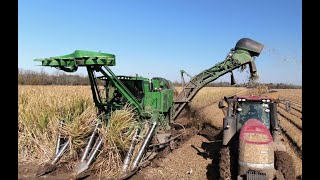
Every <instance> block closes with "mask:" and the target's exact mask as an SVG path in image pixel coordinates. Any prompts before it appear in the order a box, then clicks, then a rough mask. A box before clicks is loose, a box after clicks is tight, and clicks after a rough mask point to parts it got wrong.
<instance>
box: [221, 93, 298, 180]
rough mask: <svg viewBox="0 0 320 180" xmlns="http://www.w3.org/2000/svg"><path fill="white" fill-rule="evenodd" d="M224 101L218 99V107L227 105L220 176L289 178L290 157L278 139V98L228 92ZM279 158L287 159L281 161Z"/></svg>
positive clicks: (291, 173) (292, 173)
mask: <svg viewBox="0 0 320 180" xmlns="http://www.w3.org/2000/svg"><path fill="white" fill-rule="evenodd" d="M224 102H227V106H226V105H223V104H225V103H224ZM224 102H223V101H220V102H219V108H222V109H226V108H227V110H226V111H227V113H226V116H225V117H224V119H223V121H224V122H223V140H222V142H223V147H222V148H221V151H220V155H221V162H220V175H222V179H228V178H231V179H236V178H238V179H250V178H251V179H261V178H262V179H274V178H275V177H278V178H279V176H283V177H284V178H285V179H291V178H293V177H294V168H293V163H292V157H291V156H290V155H289V154H288V153H287V152H286V148H285V146H284V144H283V143H282V140H281V139H282V137H281V131H280V128H279V125H278V119H277V103H278V100H274V99H272V98H270V97H265V96H232V97H228V98H225V99H224ZM283 158H286V159H288V160H287V161H282V159H283ZM226 162H227V163H226ZM284 162H286V164H283V163H284Z"/></svg>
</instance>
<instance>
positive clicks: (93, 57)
mask: <svg viewBox="0 0 320 180" xmlns="http://www.w3.org/2000/svg"><path fill="white" fill-rule="evenodd" d="M262 49H263V45H262V44H260V43H258V42H256V41H254V40H251V39H249V38H242V39H240V40H239V41H238V42H237V43H236V46H235V48H232V49H231V50H230V52H229V53H228V55H227V57H226V58H225V60H223V61H222V62H219V63H217V64H216V65H214V66H213V67H211V68H209V69H207V70H205V71H202V72H201V73H199V74H198V75H196V76H194V77H191V76H190V75H188V74H187V73H186V72H185V71H183V70H181V71H180V72H181V78H182V84H183V90H182V92H181V93H180V94H179V95H178V96H176V98H175V99H174V86H173V84H172V83H171V82H170V81H169V80H166V79H164V78H159V77H154V78H145V77H141V76H116V75H115V74H114V73H113V72H112V70H111V69H110V68H109V66H115V65H116V59H115V55H113V54H107V53H100V52H91V51H81V50H76V51H75V52H74V53H72V54H68V55H64V56H56V57H50V58H44V59H36V60H35V61H40V62H41V65H42V66H50V67H55V68H57V69H60V70H63V71H66V72H75V71H77V69H78V67H82V66H83V67H86V69H87V72H88V76H89V79H90V84H91V90H92V95H93V100H94V103H95V106H96V107H97V109H98V115H99V116H98V117H101V118H98V119H97V124H96V125H95V127H93V131H92V135H91V136H90V139H89V140H88V144H87V146H86V148H85V150H84V151H83V154H82V157H81V160H80V162H79V163H78V164H77V165H76V167H75V169H74V174H75V176H79V175H80V174H83V172H85V171H86V170H87V169H88V168H89V167H90V165H91V164H92V163H93V161H94V158H95V157H96V155H97V154H98V151H99V149H100V148H101V146H102V143H103V141H102V137H100V136H99V135H98V129H99V128H100V127H101V121H105V122H108V119H109V115H110V113H111V112H112V111H114V110H116V109H119V108H121V107H123V106H124V105H125V104H126V103H129V104H131V105H133V106H134V108H135V111H136V112H137V114H138V116H139V118H138V119H137V121H139V122H141V123H140V124H143V125H141V126H139V127H138V128H137V129H136V130H135V134H134V137H133V140H132V143H131V146H130V148H129V150H128V152H127V154H126V156H125V158H124V160H123V171H124V174H126V175H128V174H130V173H131V174H133V172H135V171H136V170H137V169H138V168H139V167H140V165H141V164H142V163H141V161H142V159H143V158H145V157H146V154H147V152H148V151H150V147H152V146H151V145H150V143H151V142H153V141H151V139H153V138H156V139H157V142H158V145H159V146H160V148H161V147H163V146H166V145H168V144H169V142H170V141H172V139H171V134H170V129H171V128H172V126H171V125H172V124H173V123H174V120H175V119H176V118H177V117H178V115H179V114H180V113H181V111H182V110H183V108H184V107H185V105H187V104H188V103H189V102H191V100H192V99H193V97H194V96H195V95H196V94H197V92H198V91H199V90H200V89H201V88H203V87H204V86H205V85H207V84H208V83H210V82H212V81H214V80H216V79H217V78H219V77H221V76H223V75H224V74H226V73H231V84H235V81H234V77H233V73H232V71H233V70H235V69H238V68H242V70H243V69H244V68H245V67H246V65H247V64H248V65H249V68H250V74H251V78H253V79H255V78H257V77H258V75H257V69H256V66H255V62H254V60H255V57H257V56H259V54H260V53H261V51H262ZM97 73H100V74H102V76H99V77H98V76H96V74H97ZM184 74H187V75H188V76H190V77H191V79H190V82H189V83H185V81H184ZM101 80H102V81H103V82H105V83H104V87H103V90H101V89H99V85H98V81H101ZM146 124H147V125H146ZM61 125H63V122H61ZM143 128H148V130H147V133H146V134H145V136H144V138H143V142H142V145H141V146H140V147H139V150H138V153H137V155H136V156H135V157H132V156H133V152H134V150H135V145H136V143H137V142H136V141H137V137H138V136H139V134H140V132H141V131H142V129H143ZM69 144H70V141H69V139H67V138H65V137H62V136H61V134H58V139H57V144H56V151H55V154H54V157H53V159H52V161H51V162H50V163H48V164H46V165H45V166H44V168H43V170H42V171H41V172H39V173H38V176H41V175H44V174H46V173H49V172H51V171H53V170H54V169H55V167H56V164H57V162H58V161H59V159H60V158H61V156H62V155H63V153H64V152H65V151H66V149H67V147H68V145H69Z"/></svg>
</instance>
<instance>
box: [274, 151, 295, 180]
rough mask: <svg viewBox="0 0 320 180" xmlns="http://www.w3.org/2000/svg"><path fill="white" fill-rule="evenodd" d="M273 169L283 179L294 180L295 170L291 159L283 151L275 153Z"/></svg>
mask: <svg viewBox="0 0 320 180" xmlns="http://www.w3.org/2000/svg"><path fill="white" fill-rule="evenodd" d="M275 162H276V164H275V168H276V170H278V171H280V172H281V173H282V175H283V176H284V178H285V179H287V180H295V179H296V176H295V168H294V164H293V160H292V157H291V156H290V155H289V154H288V153H287V152H285V151H275Z"/></svg>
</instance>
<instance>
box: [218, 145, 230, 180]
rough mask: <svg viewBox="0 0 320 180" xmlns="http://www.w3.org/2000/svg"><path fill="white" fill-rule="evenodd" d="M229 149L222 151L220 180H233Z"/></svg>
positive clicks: (224, 148) (223, 148)
mask: <svg viewBox="0 0 320 180" xmlns="http://www.w3.org/2000/svg"><path fill="white" fill-rule="evenodd" d="M230 159H231V158H230V150H229V147H222V148H221V149H220V162H219V173H220V180H231V163H230Z"/></svg>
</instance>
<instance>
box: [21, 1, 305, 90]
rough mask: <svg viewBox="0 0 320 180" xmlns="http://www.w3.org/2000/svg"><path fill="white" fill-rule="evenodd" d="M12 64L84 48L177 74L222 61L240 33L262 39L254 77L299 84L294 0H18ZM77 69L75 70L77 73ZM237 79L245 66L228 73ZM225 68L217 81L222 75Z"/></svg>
mask: <svg viewBox="0 0 320 180" xmlns="http://www.w3.org/2000/svg"><path fill="white" fill-rule="evenodd" d="M18 3H19V4H18V28H19V29H18V43H19V44H18V48H19V49H18V58H19V60H18V66H19V68H23V69H30V70H36V71H40V70H41V69H43V70H44V71H47V72H49V73H52V72H56V70H55V69H53V68H50V67H41V66H37V65H39V64H38V63H37V62H34V61H33V59H35V58H44V57H50V56H57V55H64V54H69V53H72V52H73V51H74V50H77V49H80V50H90V51H101V52H106V53H112V54H115V55H116V60H117V66H115V67H112V70H114V72H115V73H116V74H119V75H120V74H121V75H134V74H135V73H138V74H139V75H142V76H152V77H154V76H160V77H164V78H167V79H170V80H172V81H175V80H180V74H179V71H180V69H184V70H186V71H187V72H188V73H189V74H191V75H196V74H198V73H200V72H201V71H203V70H205V69H208V68H210V67H212V66H213V65H214V64H216V63H217V62H220V61H222V60H223V59H224V58H225V56H226V55H227V53H228V51H229V50H230V49H231V48H233V47H234V45H235V43H236V42H237V41H238V40H239V39H240V38H243V37H248V38H251V39H254V40H256V41H258V42H260V43H262V44H264V45H265V47H264V49H263V51H262V54H261V55H260V56H259V57H258V58H257V59H256V65H257V68H258V71H259V75H260V80H259V81H260V82H264V83H269V82H273V83H280V82H283V83H291V84H298V85H301V84H302V64H301V62H302V1H301V0H265V1H257V0H250V1H249V0H244V1H231V0H223V1H214V0H198V1H196V0H118V1H116V0H114V1H107V0H100V1H98V0H91V1H88V0H67V1H66V0H63V1H62V0H51V1H50V0H19V1H18ZM85 73H86V72H85V70H84V69H82V70H80V71H79V72H77V74H85ZM236 75H237V76H236V80H238V82H240V83H241V82H245V79H246V78H245V77H247V76H248V73H246V72H244V73H242V74H239V73H236ZM229 79H230V76H228V75H226V76H224V77H222V78H220V79H219V80H218V82H221V81H229Z"/></svg>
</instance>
